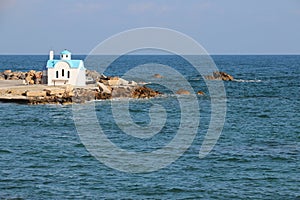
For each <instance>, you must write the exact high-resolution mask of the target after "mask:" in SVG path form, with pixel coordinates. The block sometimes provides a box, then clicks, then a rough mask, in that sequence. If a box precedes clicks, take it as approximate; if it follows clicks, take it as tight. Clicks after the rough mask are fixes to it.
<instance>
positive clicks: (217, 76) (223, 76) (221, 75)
mask: <svg viewBox="0 0 300 200" xmlns="http://www.w3.org/2000/svg"><path fill="white" fill-rule="evenodd" d="M205 79H207V80H222V81H233V80H234V78H233V76H231V75H229V74H227V73H226V72H219V71H215V72H213V75H208V76H205Z"/></svg>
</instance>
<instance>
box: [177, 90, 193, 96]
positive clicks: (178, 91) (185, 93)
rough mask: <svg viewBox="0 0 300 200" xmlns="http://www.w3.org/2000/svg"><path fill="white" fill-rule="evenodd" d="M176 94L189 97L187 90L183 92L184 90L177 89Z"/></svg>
mask: <svg viewBox="0 0 300 200" xmlns="http://www.w3.org/2000/svg"><path fill="white" fill-rule="evenodd" d="M176 94H179V95H190V94H191V93H190V92H189V91H187V90H184V89H179V90H177V92H176Z"/></svg>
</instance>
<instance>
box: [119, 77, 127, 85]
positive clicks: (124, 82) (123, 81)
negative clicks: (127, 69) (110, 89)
mask: <svg viewBox="0 0 300 200" xmlns="http://www.w3.org/2000/svg"><path fill="white" fill-rule="evenodd" d="M118 84H119V85H125V86H127V85H129V82H128V81H126V80H125V79H122V78H119V82H118Z"/></svg>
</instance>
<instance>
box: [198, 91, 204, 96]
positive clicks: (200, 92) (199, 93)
mask: <svg viewBox="0 0 300 200" xmlns="http://www.w3.org/2000/svg"><path fill="white" fill-rule="evenodd" d="M197 94H198V95H201V96H204V95H205V93H204V92H202V91H200V90H199V91H198V92H197Z"/></svg>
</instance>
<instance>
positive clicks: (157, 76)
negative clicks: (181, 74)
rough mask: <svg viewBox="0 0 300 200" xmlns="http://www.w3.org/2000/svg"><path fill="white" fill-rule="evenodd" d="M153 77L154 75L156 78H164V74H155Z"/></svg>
mask: <svg viewBox="0 0 300 200" xmlns="http://www.w3.org/2000/svg"><path fill="white" fill-rule="evenodd" d="M153 77H154V78H163V76H162V75H160V74H154V75H153Z"/></svg>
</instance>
